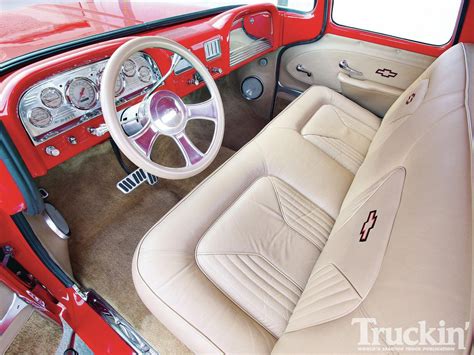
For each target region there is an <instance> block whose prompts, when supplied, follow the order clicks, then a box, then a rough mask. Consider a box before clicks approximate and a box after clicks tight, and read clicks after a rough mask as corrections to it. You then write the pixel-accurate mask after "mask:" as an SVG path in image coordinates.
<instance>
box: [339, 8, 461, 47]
mask: <svg viewBox="0 0 474 355" xmlns="http://www.w3.org/2000/svg"><path fill="white" fill-rule="evenodd" d="M461 4H462V0H448V1H446V0H384V1H381V0H333V8H332V20H333V22H334V23H336V24H338V25H341V26H346V27H353V28H357V29H361V30H366V31H371V32H377V33H381V34H385V35H388V36H394V37H399V38H403V39H408V40H412V41H416V42H422V43H427V44H431V45H443V44H446V43H448V42H449V41H450V40H451V37H452V36H453V33H454V29H455V27H456V23H457V19H458V15H459V11H460V7H461Z"/></svg>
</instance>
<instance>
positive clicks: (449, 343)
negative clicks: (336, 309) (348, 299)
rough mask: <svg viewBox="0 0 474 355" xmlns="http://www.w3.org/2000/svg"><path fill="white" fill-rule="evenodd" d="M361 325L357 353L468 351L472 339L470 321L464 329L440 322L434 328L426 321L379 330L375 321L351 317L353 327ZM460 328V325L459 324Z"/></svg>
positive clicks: (373, 319) (465, 324)
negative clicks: (409, 325) (405, 326)
mask: <svg viewBox="0 0 474 355" xmlns="http://www.w3.org/2000/svg"><path fill="white" fill-rule="evenodd" d="M355 324H359V343H358V344H357V350H359V351H363V352H369V351H373V352H376V353H381V352H383V353H387V352H396V353H399V352H404V353H405V352H406V353H409V352H417V353H421V352H426V353H428V354H432V353H435V352H436V353H440V352H447V353H449V354H451V353H455V352H456V353H458V351H459V350H465V349H466V347H465V340H466V336H469V332H468V329H469V322H465V323H464V327H462V326H460V327H448V325H447V322H446V321H444V320H440V321H439V322H438V324H431V325H435V326H434V327H431V326H429V324H428V322H427V321H425V320H422V321H418V322H417V323H416V324H413V325H412V326H411V327H407V328H402V327H397V328H393V327H380V326H378V325H377V320H376V319H375V318H352V325H355ZM460 325H461V324H460Z"/></svg>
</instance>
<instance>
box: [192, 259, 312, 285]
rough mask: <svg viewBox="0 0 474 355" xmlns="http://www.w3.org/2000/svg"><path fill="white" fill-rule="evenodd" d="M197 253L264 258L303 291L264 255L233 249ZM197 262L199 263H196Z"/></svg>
mask: <svg viewBox="0 0 474 355" xmlns="http://www.w3.org/2000/svg"><path fill="white" fill-rule="evenodd" d="M199 255H248V256H256V257H259V258H262V259H263V260H265V261H266V262H267V263H268V264H270V265H271V266H272V267H273V268H274V269H275V270H276V271H278V272H279V273H280V274H281V275H282V276H284V277H285V278H286V279H287V280H288V281H290V282H291V283H292V284H294V285H295V286H296V287H297V288H299V289H300V290H301V291H303V287H301V286H300V285H298V284H297V283H296V281H294V280H293V279H292V278H291V277H290V276H289V275H287V274H286V273H285V272H283V271H282V270H280V269H279V268H278V267H277V266H276V265H275V264H273V262H272V261H271V260H268V259H267V258H266V257H265V256H264V255H261V254H257V253H252V252H235V251H220V252H200V253H199ZM198 264H199V263H198Z"/></svg>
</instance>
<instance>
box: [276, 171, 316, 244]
mask: <svg viewBox="0 0 474 355" xmlns="http://www.w3.org/2000/svg"><path fill="white" fill-rule="evenodd" d="M270 183H271V184H272V187H273V191H274V193H275V196H276V198H277V202H278V208H279V209H280V214H281V217H282V218H283V220H284V221H285V223H286V225H287V226H288V228H290V229H291V230H292V231H294V232H295V233H296V234H297V235H299V236H300V237H302V238H303V239H305V240H307V241H308V242H309V243H311V244H312V245H314V246H315V247H316V248H317V249H318V250H319V251H320V252H321V251H322V248H321V247H320V246H319V245H317V244H316V243H315V242H314V241H313V240H312V239H311V238H308V237H306V236H305V235H303V234H301V232H299V231H297V230H295V229H294V228H293V227H292V226H291V225H290V224H289V223H288V220H287V218H286V216H285V214H284V213H283V210H282V205H281V201H280V196H279V195H278V193H277V191H276V187H275V184H274V183H273V181H272V179H270Z"/></svg>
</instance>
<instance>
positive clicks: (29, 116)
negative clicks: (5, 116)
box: [27, 106, 53, 128]
mask: <svg viewBox="0 0 474 355" xmlns="http://www.w3.org/2000/svg"><path fill="white" fill-rule="evenodd" d="M35 110H41V111H43V112H46V114H47V115H48V116H49V119H48V123H47V124H45V125H37V124H35V123H34V122H33V121H32V115H33V112H34V111H35ZM27 115H28V122H30V123H31V124H32V125H33V126H35V127H38V128H47V127H49V126H50V125H51V122H53V115H52V114H51V111H50V110H48V109H47V108H44V107H39V106H36V107H33V108H32V109H31V110H29V111H28V114H27Z"/></svg>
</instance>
